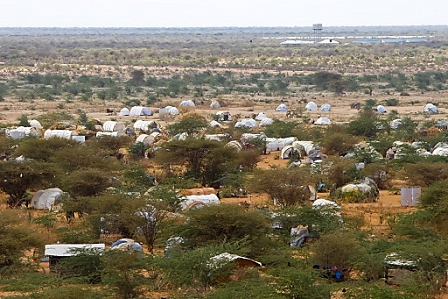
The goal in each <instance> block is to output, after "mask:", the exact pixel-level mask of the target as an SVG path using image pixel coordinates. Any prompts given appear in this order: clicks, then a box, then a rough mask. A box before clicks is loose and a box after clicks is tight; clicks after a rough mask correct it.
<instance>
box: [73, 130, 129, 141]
mask: <svg viewBox="0 0 448 299" xmlns="http://www.w3.org/2000/svg"><path fill="white" fill-rule="evenodd" d="M124 135H125V133H124V132H123V131H120V132H96V134H95V137H103V136H109V137H121V136H124ZM75 137H78V136H73V137H72V139H75Z"/></svg>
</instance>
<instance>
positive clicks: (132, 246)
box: [110, 238, 143, 251]
mask: <svg viewBox="0 0 448 299" xmlns="http://www.w3.org/2000/svg"><path fill="white" fill-rule="evenodd" d="M110 250H123V251H143V247H142V245H140V244H139V243H138V242H136V241H134V240H133V239H127V238H123V239H119V240H117V241H115V242H114V243H112V245H111V246H110Z"/></svg>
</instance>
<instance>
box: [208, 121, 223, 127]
mask: <svg viewBox="0 0 448 299" xmlns="http://www.w3.org/2000/svg"><path fill="white" fill-rule="evenodd" d="M208 126H209V127H212V128H222V125H221V124H220V123H219V122H217V121H216V120H212V121H211V122H210V123H209V124H208Z"/></svg>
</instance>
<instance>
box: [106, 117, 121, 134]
mask: <svg viewBox="0 0 448 299" xmlns="http://www.w3.org/2000/svg"><path fill="white" fill-rule="evenodd" d="M124 128H125V125H124V124H123V123H119V122H116V121H111V120H108V121H106V122H105V123H104V124H103V131H104V132H119V131H124Z"/></svg>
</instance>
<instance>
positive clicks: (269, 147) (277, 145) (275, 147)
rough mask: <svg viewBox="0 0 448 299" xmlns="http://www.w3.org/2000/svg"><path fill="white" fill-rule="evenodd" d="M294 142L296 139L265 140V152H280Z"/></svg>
mask: <svg viewBox="0 0 448 299" xmlns="http://www.w3.org/2000/svg"><path fill="white" fill-rule="evenodd" d="M296 140H297V138H296V137H286V138H266V152H274V151H281V150H282V149H283V148H284V147H285V146H286V145H290V144H292V143H293V142H294V141H296Z"/></svg>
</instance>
